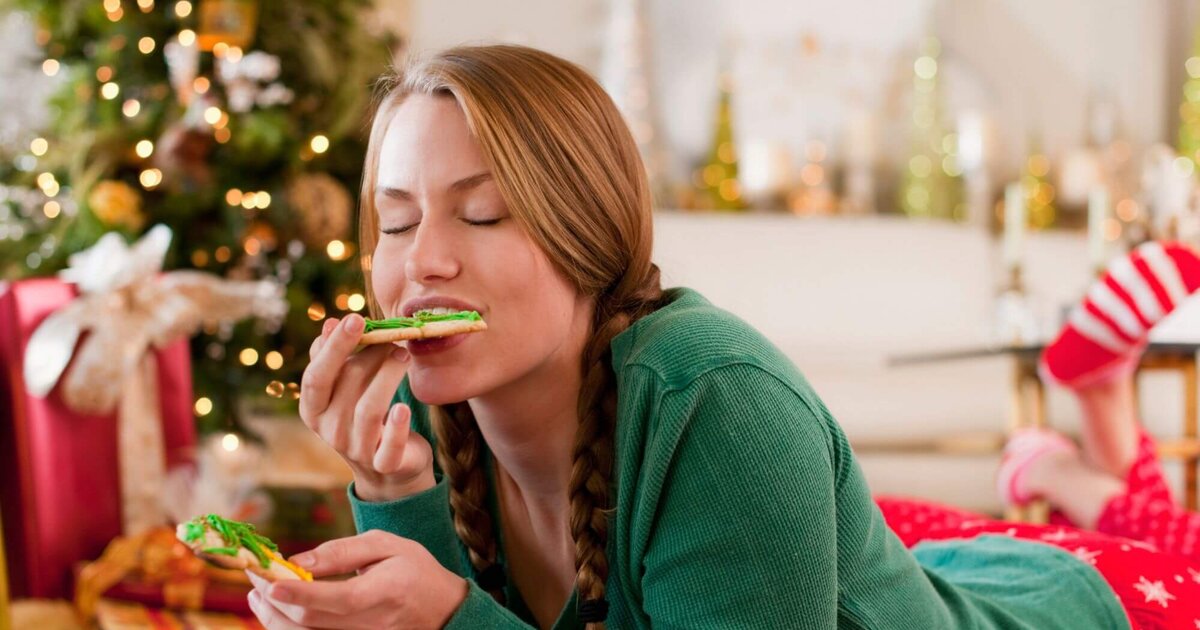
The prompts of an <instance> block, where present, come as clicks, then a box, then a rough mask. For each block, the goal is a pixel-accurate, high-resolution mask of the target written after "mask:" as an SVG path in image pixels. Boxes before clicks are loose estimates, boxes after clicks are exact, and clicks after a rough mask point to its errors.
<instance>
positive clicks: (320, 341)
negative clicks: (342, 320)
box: [308, 317, 339, 361]
mask: <svg viewBox="0 0 1200 630" xmlns="http://www.w3.org/2000/svg"><path fill="white" fill-rule="evenodd" d="M338 321H339V320H337V319H335V318H333V317H330V318H329V319H326V320H325V323H324V324H322V325H321V334H319V335H317V338H316V339H313V342H312V345H310V346H309V347H308V360H309V361H312V360H313V359H315V358H317V353H318V352H320V350H321V347H322V346H324V345H325V340H326V339H328V338H329V333H330V331H332V330H333V329H334V328H337V325H338Z"/></svg>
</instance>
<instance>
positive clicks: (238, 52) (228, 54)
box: [225, 46, 242, 63]
mask: <svg viewBox="0 0 1200 630" xmlns="http://www.w3.org/2000/svg"><path fill="white" fill-rule="evenodd" d="M225 60H226V61H229V62H231V63H237V62H239V61H241V60H242V49H241V48H240V47H238V46H230V47H229V50H226V51H225Z"/></svg>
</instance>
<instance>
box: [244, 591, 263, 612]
mask: <svg viewBox="0 0 1200 630" xmlns="http://www.w3.org/2000/svg"><path fill="white" fill-rule="evenodd" d="M246 601H247V602H248V603H249V604H250V607H251V608H258V602H260V601H262V595H259V594H258V591H250V594H249V595H247V596H246Z"/></svg>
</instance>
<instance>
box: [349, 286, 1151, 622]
mask: <svg viewBox="0 0 1200 630" xmlns="http://www.w3.org/2000/svg"><path fill="white" fill-rule="evenodd" d="M669 297H670V302H669V303H668V304H667V305H666V306H664V307H662V308H661V309H659V310H658V311H656V312H654V313H652V314H651V315H649V316H647V317H645V318H643V319H641V320H640V321H638V322H637V323H635V324H634V325H633V326H632V327H630V328H629V330H627V331H625V332H624V333H622V334H621V335H619V336H617V338H616V339H614V340H613V343H612V351H613V369H614V372H615V373H616V382H617V389H618V392H619V396H618V401H619V408H618V412H617V415H618V417H617V429H616V431H617V433H616V464H615V474H614V479H613V490H614V492H613V496H614V497H615V507H616V511H615V514H614V516H613V521H612V527H611V528H610V530H609V531H610V534H609V536H610V539H609V542H608V547H607V551H608V560H609V566H610V574H609V577H608V584H607V586H608V600H609V614H608V619H607V621H608V625H609V627H612V628H649V627H651V626H655V627H705V628H710V627H712V628H785V627H786V628H834V627H838V628H870V629H885V628H897V629H908V628H921V629H941V628H945V629H955V630H958V629H968V628H1029V629H1034V628H1037V629H1039V630H1043V629H1048V628H1127V627H1128V623H1127V621H1126V617H1125V614H1124V612H1123V610H1122V608H1121V606H1120V604H1119V603H1118V601H1117V599H1116V597H1115V595H1114V594H1113V593H1112V591H1111V589H1109V587H1108V585H1107V584H1106V583H1105V582H1104V580H1103V578H1102V577H1101V576H1100V575H1099V574H1098V573H1097V572H1096V571H1095V570H1094V569H1092V568H1091V567H1090V566H1088V565H1086V564H1084V563H1082V562H1080V561H1079V560H1077V559H1075V558H1074V557H1073V556H1071V555H1070V554H1068V553H1066V552H1064V551H1061V550H1059V549H1057V548H1053V547H1050V546H1048V545H1043V544H1040V543H1028V542H1022V541H1017V540H1014V539H1010V538H1007V537H988V538H982V539H979V540H976V541H971V542H965V543H964V542H944V543H925V544H923V545H920V546H918V548H917V549H916V552H915V555H914V553H911V552H909V551H908V550H907V549H905V548H904V546H903V545H902V544H901V543H900V541H899V539H898V538H896V536H895V535H894V534H893V533H892V532H891V531H890V530H889V529H888V528H887V525H886V524H885V523H884V520H883V517H882V515H881V514H880V512H879V509H878V508H877V507H876V505H875V503H874V501H872V499H871V495H870V493H869V492H868V490H867V485H866V482H865V481H864V479H863V475H862V472H861V470H860V469H859V466H858V464H857V462H856V461H855V459H854V455H853V453H852V452H851V450H850V445H849V444H848V442H847V440H846V437H845V435H843V433H842V430H841V428H840V427H839V426H838V424H837V422H836V421H835V420H834V419H833V417H832V416H831V415H830V413H829V411H828V410H827V409H826V408H825V406H824V404H822V403H821V401H820V400H819V399H818V398H817V396H816V394H815V393H814V392H813V390H812V388H811V387H810V386H809V385H808V383H807V382H806V381H805V379H804V377H803V376H801V375H800V373H799V371H798V370H797V369H796V368H795V366H793V365H792V363H791V362H790V361H788V359H787V358H786V357H784V355H783V354H782V353H781V352H780V351H779V350H777V349H776V348H775V347H774V346H772V345H771V344H770V343H769V342H768V341H767V340H766V339H765V338H764V337H762V335H760V334H759V333H757V332H756V331H755V330H754V329H752V328H751V327H750V326H749V325H747V324H746V323H744V322H742V321H741V320H739V319H737V318H736V317H734V316H732V315H730V314H729V313H727V312H725V311H722V310H720V309H718V308H716V307H714V306H712V305H711V304H710V303H709V302H708V301H707V300H705V299H704V298H703V297H701V296H700V295H699V294H697V293H695V292H694V291H691V290H688V289H673V290H671V291H670V292H669ZM798 325H799V324H798ZM396 399H397V400H400V401H403V402H406V403H408V404H410V405H411V406H412V409H413V426H414V429H415V430H417V431H419V432H420V433H421V434H422V435H424V436H425V437H426V438H427V439H429V440H430V441H431V443H432V440H433V436H432V434H431V431H430V427H429V416H428V409H427V408H426V407H425V406H424V405H423V404H421V403H419V402H417V401H415V400H414V399H413V398H412V394H411V391H410V390H409V388H408V386H407V383H405V384H404V385H402V386H401V387H400V390H399V391H398V392H397V396H396ZM488 464H489V465H488V466H487V469H488V473H489V480H490V478H491V466H490V461H489V462H488ZM435 476H436V478H437V479H438V483H437V486H435V487H434V488H432V489H430V490H428V491H425V492H423V493H420V494H417V495H413V496H410V497H406V498H403V499H400V500H398V501H394V502H387V503H366V502H363V501H359V500H358V499H357V498H356V497H355V495H354V491H353V487H351V489H350V497H351V501H352V504H353V508H354V513H355V521H356V524H357V526H358V529H359V531H366V530H368V529H382V530H385V531H389V532H392V533H395V534H398V535H400V536H404V537H407V538H411V539H414V540H417V541H419V542H421V543H422V544H423V545H425V547H426V548H427V549H429V551H430V552H432V553H433V554H434V556H436V557H437V558H438V560H439V561H440V562H441V563H442V564H443V565H445V566H446V567H447V568H448V569H450V570H452V571H454V572H455V573H457V574H459V575H462V576H464V577H473V571H472V569H471V566H470V563H469V562H468V561H467V559H466V558H467V557H466V551H465V547H464V546H463V545H462V544H461V543H460V542H459V541H458V538H457V537H456V536H455V534H454V528H453V525H452V521H451V515H450V508H449V493H448V486H447V483H446V481H445V480H444V479H442V477H441V471H440V470H435ZM492 496H493V497H494V493H492ZM491 504H492V505H491V509H492V513H493V515H495V513H496V512H495V501H494V498H492V499H491ZM498 540H499V545H500V550H501V551H500V553H501V559H502V560H503V549H504V535H503V531H501V532H500V533H499V538H498ZM923 564H924V565H926V566H923ZM507 601H508V602H509V608H504V607H502V606H500V605H499V604H497V603H496V602H495V601H494V600H493V599H492V598H491V597H490V596H488V595H487V594H486V593H485V592H484V591H483V590H482V589H480V588H479V587H478V586H477V585H476V584H475V582H474V580H471V581H470V591H469V594H468V596H467V599H466V601H465V602H464V603H463V605H462V606H461V607H460V608H459V609H458V611H457V612H456V613H455V615H454V617H453V618H452V619H451V621H450V624H449V626H448V627H449V628H452V629H454V628H464V629H465V628H528V627H529V625H530V624H533V623H534V619H533V617H532V615H531V614H530V613H529V611H528V609H527V608H526V607H525V605H524V604H523V602H522V600H521V598H520V594H519V592H518V591H517V590H516V589H515V587H514V586H513V585H512V583H511V580H510V582H509V586H508V587H507ZM575 604H576V594H572V596H571V598H570V600H569V601H568V602H567V605H566V607H565V608H564V609H563V611H562V612H561V614H560V616H559V619H558V621H557V622H556V623H555V625H554V627H555V628H578V627H581V624H580V623H579V622H578V620H577V618H576V614H575Z"/></svg>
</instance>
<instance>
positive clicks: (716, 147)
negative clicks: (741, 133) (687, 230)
mask: <svg viewBox="0 0 1200 630" xmlns="http://www.w3.org/2000/svg"><path fill="white" fill-rule="evenodd" d="M732 101H733V80H732V78H731V77H730V75H729V73H728V72H727V71H722V72H721V75H720V78H719V80H718V95H717V113H716V121H715V122H716V125H715V128H714V129H713V137H712V148H711V149H709V152H708V159H707V160H706V161H705V164H704V166H703V167H702V168H701V169H700V171H699V173H698V174H697V180H698V184H699V187H700V189H701V191H702V192H703V193H704V197H705V199H704V206H705V207H707V208H714V209H717V210H742V209H745V207H746V203H745V200H744V199H743V198H742V190H741V187H740V185H739V184H738V161H737V149H736V147H735V145H734V138H733V103H732Z"/></svg>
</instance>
